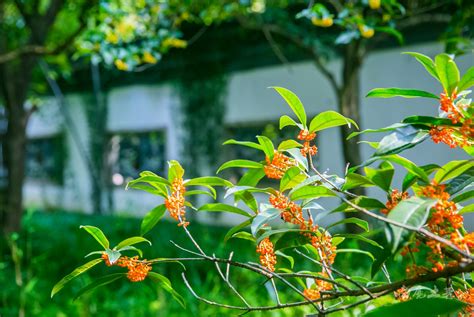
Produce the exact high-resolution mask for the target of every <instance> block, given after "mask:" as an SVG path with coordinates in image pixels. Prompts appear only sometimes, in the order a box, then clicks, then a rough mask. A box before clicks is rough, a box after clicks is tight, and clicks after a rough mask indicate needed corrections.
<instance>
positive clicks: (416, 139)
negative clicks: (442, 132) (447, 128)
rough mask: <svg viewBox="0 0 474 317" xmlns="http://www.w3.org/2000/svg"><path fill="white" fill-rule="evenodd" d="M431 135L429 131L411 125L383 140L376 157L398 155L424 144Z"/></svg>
mask: <svg viewBox="0 0 474 317" xmlns="http://www.w3.org/2000/svg"><path fill="white" fill-rule="evenodd" d="M429 135H430V134H429V132H428V131H427V130H423V129H417V128H415V127H414V126H411V125H409V126H406V127H403V128H399V129H396V130H395V131H393V132H392V133H390V134H388V135H386V136H385V137H383V138H382V140H381V141H380V142H379V146H378V147H377V150H376V151H375V153H374V155H376V156H383V155H390V154H398V153H400V152H402V151H404V150H406V149H409V148H412V147H414V146H415V145H417V144H419V143H421V142H423V141H424V140H426V139H427V138H429Z"/></svg>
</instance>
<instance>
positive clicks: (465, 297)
mask: <svg viewBox="0 0 474 317" xmlns="http://www.w3.org/2000/svg"><path fill="white" fill-rule="evenodd" d="M454 295H455V296H456V298H457V299H459V300H460V301H463V302H465V303H467V304H468V305H467V306H466V307H464V309H463V312H464V313H465V314H461V313H459V316H472V315H473V314H474V287H471V288H469V289H467V290H461V289H458V290H455V291H454Z"/></svg>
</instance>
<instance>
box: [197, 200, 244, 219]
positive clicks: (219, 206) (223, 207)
mask: <svg viewBox="0 0 474 317" xmlns="http://www.w3.org/2000/svg"><path fill="white" fill-rule="evenodd" d="M198 211H211V212H230V213H233V214H237V215H241V216H244V217H250V215H249V214H248V212H246V211H245V210H242V209H240V208H237V207H234V206H230V205H227V204H223V203H212V204H205V205H203V206H201V207H200V208H199V209H198Z"/></svg>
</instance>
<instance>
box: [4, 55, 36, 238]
mask: <svg viewBox="0 0 474 317" xmlns="http://www.w3.org/2000/svg"><path fill="white" fill-rule="evenodd" d="M32 64H33V60H32V59H31V58H25V59H24V60H22V61H21V62H20V63H19V64H16V65H11V67H7V65H4V67H2V68H1V69H0V74H1V77H0V78H1V81H2V84H1V89H2V93H3V97H4V102H5V107H6V117H7V121H8V126H7V132H6V134H5V144H4V145H5V147H4V150H5V154H4V156H5V167H6V170H7V183H8V185H7V189H6V199H5V200H6V201H5V207H4V210H3V212H4V215H3V218H4V221H3V222H2V230H3V232H4V233H7V234H8V233H11V232H15V231H18V230H20V226H21V217H22V214H23V204H22V202H23V180H24V178H25V156H26V155H25V153H26V141H27V138H26V123H27V121H28V111H26V109H25V107H24V104H25V101H26V93H27V91H28V87H29V84H30V81H31V69H32Z"/></svg>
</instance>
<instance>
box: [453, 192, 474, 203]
mask: <svg viewBox="0 0 474 317" xmlns="http://www.w3.org/2000/svg"><path fill="white" fill-rule="evenodd" d="M471 199H474V190H469V191H467V192H465V193H462V194H461V195H457V196H456V197H454V198H453V199H452V200H453V202H455V203H461V202H463V201H466V200H471Z"/></svg>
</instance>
